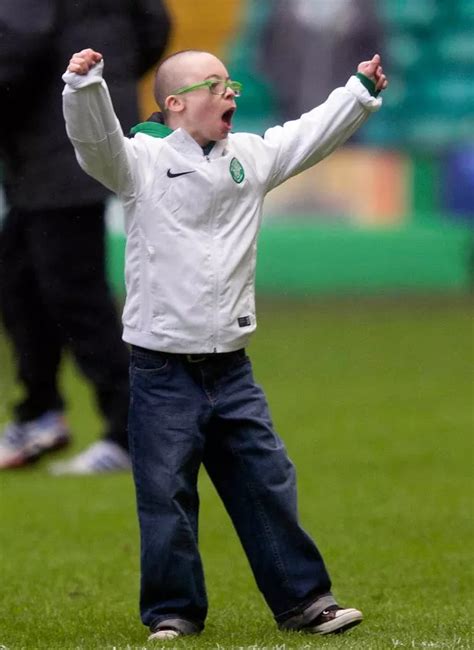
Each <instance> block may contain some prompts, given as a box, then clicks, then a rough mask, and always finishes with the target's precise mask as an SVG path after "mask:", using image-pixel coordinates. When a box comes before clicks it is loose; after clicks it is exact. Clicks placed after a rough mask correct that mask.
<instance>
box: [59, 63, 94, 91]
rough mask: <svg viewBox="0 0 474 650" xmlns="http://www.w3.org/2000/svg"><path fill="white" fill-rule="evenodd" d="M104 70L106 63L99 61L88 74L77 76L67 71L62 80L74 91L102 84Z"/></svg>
mask: <svg viewBox="0 0 474 650" xmlns="http://www.w3.org/2000/svg"><path fill="white" fill-rule="evenodd" d="M103 69H104V62H103V61H99V63H96V64H95V66H94V67H93V68H92V69H91V70H89V72H88V73H87V74H76V73H75V72H68V71H66V72H65V73H64V74H63V76H62V80H63V81H64V83H65V84H67V85H68V86H69V87H70V88H72V89H73V90H77V89H79V88H85V87H86V86H92V85H93V84H98V83H99V84H100V83H101V82H102V71H103Z"/></svg>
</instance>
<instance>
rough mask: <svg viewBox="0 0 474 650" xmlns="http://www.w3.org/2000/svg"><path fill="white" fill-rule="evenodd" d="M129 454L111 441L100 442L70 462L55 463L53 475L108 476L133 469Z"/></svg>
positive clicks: (51, 471) (50, 468) (51, 468)
mask: <svg viewBox="0 0 474 650" xmlns="http://www.w3.org/2000/svg"><path fill="white" fill-rule="evenodd" d="M131 466H132V465H131V462H130V456H129V454H128V453H127V452H126V451H125V449H123V448H122V447H121V446H120V445H118V444H117V443H115V442H111V441H110V440H100V441H99V442H95V443H94V444H93V445H91V446H90V447H88V448H87V449H85V450H84V451H83V452H81V453H80V454H78V455H77V456H73V457H72V458H70V459H69V460H65V461H60V462H58V463H53V464H52V465H51V466H50V467H49V471H50V473H51V474H54V475H56V476H59V475H63V474H108V473H111V472H124V471H129V470H130V469H131Z"/></svg>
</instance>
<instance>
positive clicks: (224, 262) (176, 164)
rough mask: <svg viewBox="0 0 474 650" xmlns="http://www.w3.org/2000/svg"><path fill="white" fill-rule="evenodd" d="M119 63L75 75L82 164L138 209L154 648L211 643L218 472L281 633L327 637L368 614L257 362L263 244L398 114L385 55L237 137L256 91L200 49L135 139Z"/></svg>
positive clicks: (141, 428)
mask: <svg viewBox="0 0 474 650" xmlns="http://www.w3.org/2000/svg"><path fill="white" fill-rule="evenodd" d="M102 69H103V61H102V55H101V54H100V53H99V52H95V51H93V50H91V49H86V50H82V51H81V52H79V53H77V54H74V55H73V57H72V58H71V60H70V63H69V66H68V69H67V72H66V73H65V74H64V76H63V79H64V81H65V83H66V87H65V89H64V114H65V118H66V125H67V132H68V135H69V137H70V139H71V141H72V143H73V145H74V147H75V150H76V155H77V159H78V161H79V163H80V165H81V167H82V168H83V169H84V170H85V171H86V172H87V173H88V174H90V175H91V176H93V177H94V178H96V179H97V180H99V181H100V182H101V183H103V184H104V185H105V186H106V187H108V188H109V189H111V190H112V191H114V192H116V193H117V195H118V196H119V197H120V198H121V200H122V202H123V205H124V209H125V215H126V231H127V249H126V285H127V300H126V304H125V309H124V313H123V324H124V335H123V338H124V340H125V341H127V342H128V343H129V344H130V345H131V372H130V382H131V386H130V387H131V402H130V415H129V436H130V451H131V456H132V463H133V474H134V480H135V487H136V494H137V505H138V517H139V523H140V533H141V576H142V579H141V598H140V608H141V616H142V621H143V623H144V624H145V625H148V626H149V627H150V630H151V632H152V634H151V637H150V639H158V640H159V639H172V638H174V637H177V636H180V635H185V634H194V633H199V632H200V631H201V630H202V629H203V627H204V621H205V618H206V614H207V598H206V591H205V585H204V576H203V570H202V565H201V559H200V556H199V550H198V509H199V498H198V493H197V478H198V471H199V468H200V465H201V463H203V464H204V466H205V467H206V470H207V472H208V474H209V476H210V478H211V480H212V482H213V483H214V485H215V487H216V489H217V491H218V493H219V495H220V497H221V498H222V500H223V503H224V505H225V507H226V509H227V511H228V513H229V515H230V517H231V518H232V521H233V524H234V526H235V528H236V531H237V533H238V535H239V538H240V540H241V542H242V545H243V547H244V549H245V552H246V554H247V557H248V559H249V562H250V565H251V567H252V570H253V573H254V575H255V578H256V581H257V584H258V587H259V588H260V590H261V592H262V593H263V596H264V597H265V600H266V602H267V603H268V606H269V607H270V609H271V611H272V612H273V615H274V617H275V619H276V622H277V624H278V625H279V626H280V627H281V628H282V629H288V630H306V631H308V632H312V633H319V634H327V633H330V632H340V631H342V630H345V629H348V628H350V627H352V626H354V625H356V624H358V623H360V621H361V620H362V613H361V612H360V611H359V610H357V609H353V608H349V609H345V608H342V607H340V606H339V605H338V604H337V603H336V601H335V599H334V597H333V595H332V594H331V591H330V590H331V582H330V579H329V576H328V573H327V571H326V568H325V566H324V562H323V559H322V557H321V555H320V553H319V551H318V549H317V548H316V546H315V544H314V543H313V541H312V540H311V539H310V537H309V536H308V535H307V534H306V532H305V531H304V530H303V529H302V528H301V527H300V524H299V522H298V516H297V506H296V484H295V472H294V469H293V465H292V464H291V462H290V460H289V459H288V456H287V453H286V450H285V447H284V445H283V443H282V441H281V440H280V438H279V437H278V436H277V435H276V433H275V432H274V430H273V424H272V421H271V418H270V414H269V411H268V406H267V402H266V399H265V396H264V394H263V392H262V390H261V388H260V387H259V386H258V385H257V384H256V383H255V381H254V378H253V375H252V369H251V364H250V360H249V359H248V357H247V356H246V353H245V350H244V348H245V345H246V344H247V342H248V340H249V338H250V334H251V333H252V332H253V331H254V330H255V328H256V318H255V301H254V277H255V260H256V240H257V234H258V230H259V227H260V223H261V215H262V204H263V199H264V197H265V194H266V193H267V192H269V191H270V190H271V189H273V188H274V187H276V186H277V185H279V184H280V183H282V182H283V181H285V180H286V179H287V178H289V177H290V176H293V175H294V174H297V173H299V172H301V171H303V170H305V169H307V168H308V167H310V166H311V165H314V164H315V163H317V162H319V161H320V160H321V159H322V158H324V157H325V156H327V155H328V154H330V153H331V151H333V150H334V149H335V148H336V147H338V146H339V145H340V144H342V143H343V142H344V141H345V140H347V138H349V136H350V135H351V134H352V133H354V131H355V130H356V129H357V128H358V127H360V126H361V124H363V122H364V121H365V120H366V119H367V117H368V116H369V114H370V113H371V112H373V111H375V110H377V109H378V108H379V107H380V105H381V99H380V98H378V97H377V95H378V93H379V91H380V90H382V89H384V88H385V87H386V86H387V80H386V77H385V75H384V74H383V70H382V67H381V65H380V57H379V56H378V55H377V54H376V55H375V56H374V57H373V58H372V60H371V61H366V62H363V63H361V64H360V65H359V67H358V73H357V76H353V77H351V78H350V79H349V81H348V82H347V84H346V86H345V87H344V88H338V89H337V90H335V91H334V92H333V93H331V95H330V96H329V98H328V99H327V100H326V102H325V103H324V104H322V105H321V106H319V107H317V108H315V109H314V110H312V111H310V112H309V113H306V114H304V115H303V116H302V117H301V118H300V119H298V120H295V121H292V122H287V123H286V124H284V125H283V126H277V127H274V128H271V129H269V130H268V131H266V133H265V135H264V136H263V137H260V136H257V135H253V134H249V133H238V134H233V133H231V125H232V117H233V114H234V111H235V110H236V102H235V99H236V97H238V95H239V94H240V91H241V86H240V84H239V83H238V82H235V81H231V80H230V79H229V75H228V72H227V70H226V68H225V66H224V65H223V63H222V62H221V61H220V60H219V59H217V58H216V57H215V56H213V55H212V54H209V53H207V52H200V51H194V50H192V51H184V52H178V53H176V54H174V55H172V56H171V57H168V58H167V59H166V60H165V61H164V62H163V63H162V64H161V66H160V67H159V69H158V71H157V75H156V83H155V97H156V99H157V102H158V103H159V104H160V106H161V107H162V109H163V114H162V116H161V119H158V121H154V122H145V123H143V124H140V125H138V126H137V127H135V128H134V129H133V132H134V135H135V137H134V138H133V139H128V138H125V137H124V135H123V133H122V130H121V127H120V124H119V123H118V120H117V117H116V116H115V114H114V111H113V107H112V104H111V100H110V97H109V93H108V91H107V86H106V84H105V82H104V80H103V78H102Z"/></svg>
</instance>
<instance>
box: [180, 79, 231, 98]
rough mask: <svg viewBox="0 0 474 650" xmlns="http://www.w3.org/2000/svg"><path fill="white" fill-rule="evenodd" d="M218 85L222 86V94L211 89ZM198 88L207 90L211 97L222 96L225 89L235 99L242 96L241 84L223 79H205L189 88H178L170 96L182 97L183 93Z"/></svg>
mask: <svg viewBox="0 0 474 650" xmlns="http://www.w3.org/2000/svg"><path fill="white" fill-rule="evenodd" d="M219 84H224V90H223V91H222V92H215V91H214V90H213V87H215V86H217V85H219ZM199 88H209V91H210V92H211V93H212V94H213V95H224V94H225V91H226V90H227V88H230V89H231V90H232V91H233V92H234V95H235V96H236V97H240V95H241V94H242V84H241V83H239V82H238V81H231V80H230V79H229V80H228V81H227V80H223V79H206V81H200V82H199V83H197V84H192V85H191V86H182V88H178V90H175V91H174V92H173V93H171V94H172V95H183V94H184V93H189V92H191V91H192V90H199Z"/></svg>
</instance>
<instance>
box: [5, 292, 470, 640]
mask: <svg viewBox="0 0 474 650" xmlns="http://www.w3.org/2000/svg"><path fill="white" fill-rule="evenodd" d="M250 353H251V356H252V358H253V361H254V368H255V374H256V376H257V378H258V380H259V381H260V382H261V383H262V384H263V385H264V386H265V388H266V391H267V394H268V397H269V401H270V404H271V407H272V412H273V417H274V420H275V425H276V428H277V430H278V432H279V433H280V434H281V435H282V437H283V438H284V439H285V441H286V444H287V447H288V450H289V453H290V456H291V457H292V459H293V460H294V462H295V464H296V467H297V471H298V479H299V497H300V512H301V519H302V522H303V524H304V526H305V527H306V529H307V530H308V531H309V532H310V533H311V534H312V535H313V536H314V537H315V538H316V540H317V542H318V545H319V547H320V548H321V550H322V552H323V555H324V556H325V559H326V562H327V564H328V567H329V569H330V572H331V574H332V578H333V583H334V593H335V595H336V596H337V598H338V599H339V600H340V601H341V602H342V603H343V604H345V603H347V604H350V605H355V606H357V607H360V608H361V609H362V610H363V611H364V613H365V621H364V623H363V625H362V626H360V627H359V628H356V629H354V630H352V631H350V632H348V633H347V634H346V635H343V636H336V637H318V638H315V637H311V636H307V635H302V634H299V633H297V634H295V633H282V632H278V631H277V630H276V628H275V625H274V623H273V620H272V617H271V614H270V613H269V611H268V610H267V608H266V606H265V604H264V602H263V599H262V597H261V596H260V594H259V592H258V591H257V589H256V587H255V585H254V582H253V579H252V576H251V574H250V571H249V568H248V565H247V562H246V559H245V557H244V555H243V552H242V550H241V549H240V547H239V544H238V542H237V540H236V536H235V534H234V532H233V530H232V528H231V525H230V524H229V522H228V520H227V516H226V514H225V512H224V510H223V507H222V506H221V504H220V503H219V501H218V499H217V498H216V496H215V494H214V491H213V488H212V486H211V485H210V483H209V481H208V479H207V477H206V476H205V475H202V476H201V497H202V509H201V528H200V530H201V546H202V554H203V560H204V566H205V571H206V576H207V586H208V593H209V600H210V613H209V618H208V621H207V626H206V629H205V631H204V633H203V634H202V635H201V636H200V637H197V638H193V637H189V638H186V639H182V640H180V641H178V642H172V643H168V644H167V647H172V648H176V649H178V650H179V649H180V648H215V649H216V650H230V649H237V648H250V647H252V648H255V650H256V648H257V647H258V648H260V649H262V648H264V647H265V648H267V650H269V649H270V648H273V649H275V650H276V649H277V648H278V649H279V650H283V649H284V650H289V649H296V648H361V649H365V648H367V649H370V648H377V649H378V648H380V649H385V648H470V647H471V620H472V593H473V579H472V578H473V571H472V567H473V559H474V558H473V535H472V532H473V531H472V515H473V482H472V461H473V423H474V422H473V339H472V310H471V307H470V305H469V304H468V302H467V300H464V299H445V300H444V299H443V300H442V299H439V300H421V301H416V300H414V299H411V300H405V301H404V300H397V301H389V300H379V301H376V300H374V301H367V300H366V301H361V302H358V301H352V300H345V301H333V302H331V301H326V302H314V303H306V304H301V303H290V302H285V303H282V302H280V303H265V304H262V305H260V319H259V330H258V334H257V335H256V336H255V339H254V342H253V343H252V346H251V348H250ZM0 368H1V369H2V371H1V373H2V380H1V382H2V385H1V386H0V389H1V392H2V395H3V396H5V395H7V396H9V397H12V394H13V388H12V386H13V381H12V379H11V374H9V371H8V349H7V346H6V342H5V340H4V339H1V340H0ZM5 368H7V370H6V371H5V370H4V369H5ZM63 383H64V390H65V393H66V395H67V397H68V400H69V403H70V420H71V424H72V427H73V429H74V431H75V432H76V443H75V447H74V449H72V450H70V451H68V452H67V453H68V454H69V453H72V451H75V450H77V449H79V448H80V447H82V446H84V445H85V444H86V443H87V442H89V441H92V440H93V439H95V437H96V436H97V435H98V433H99V430H100V421H99V419H98V415H97V412H96V410H95V408H94V407H93V405H92V398H91V394H90V392H89V390H88V388H87V387H86V386H85V384H84V383H83V382H82V380H81V379H80V378H79V377H78V375H77V373H76V371H75V369H74V367H73V366H72V364H70V363H66V364H65V368H64V373H63ZM7 416H8V411H7V409H6V407H5V403H4V404H3V406H2V410H1V411H0V418H1V419H2V420H3V421H5V420H6V418H7ZM46 467H47V461H43V462H42V463H40V464H38V465H37V466H35V467H34V468H31V469H27V470H22V471H17V472H3V474H2V475H1V476H0V486H1V492H0V499H1V503H0V506H1V518H0V521H1V526H0V550H1V566H0V584H1V590H0V591H1V598H2V601H1V603H0V648H2V649H3V648H8V649H10V650H13V649H15V650H18V649H20V648H27V649H30V648H41V649H46V648H61V649H69V648H71V649H72V648H91V649H92V648H109V649H110V650H111V649H112V648H122V649H125V648H152V647H159V646H158V645H156V644H155V645H154V644H152V643H147V642H146V636H147V630H146V629H145V628H144V627H143V626H142V625H141V623H140V621H139V617H138V611H137V608H138V606H137V595H138V531H137V524H136V517H135V507H134V494H133V488H132V482H131V478H130V477H129V476H114V477H107V478H105V477H90V478H71V477H61V478H59V477H58V478H52V477H50V476H48V474H47V471H46Z"/></svg>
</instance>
